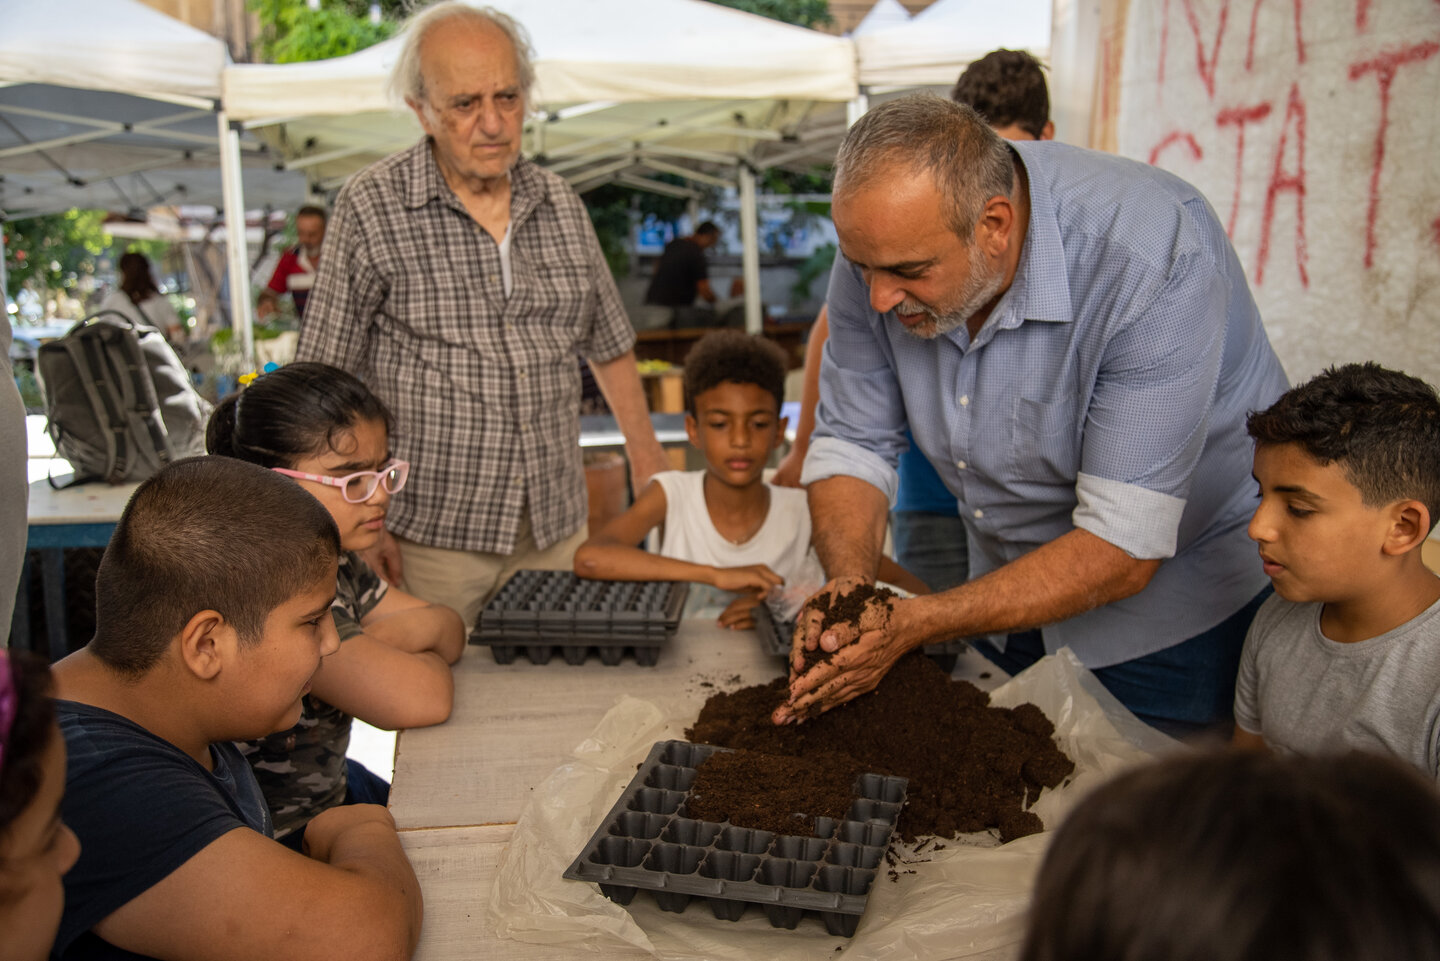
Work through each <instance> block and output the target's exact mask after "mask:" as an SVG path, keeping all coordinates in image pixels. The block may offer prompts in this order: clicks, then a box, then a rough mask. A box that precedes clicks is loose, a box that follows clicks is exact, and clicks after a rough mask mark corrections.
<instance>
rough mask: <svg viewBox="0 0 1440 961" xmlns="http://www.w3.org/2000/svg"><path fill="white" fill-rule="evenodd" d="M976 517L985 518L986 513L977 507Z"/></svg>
mask: <svg viewBox="0 0 1440 961" xmlns="http://www.w3.org/2000/svg"><path fill="white" fill-rule="evenodd" d="M975 516H976V517H984V516H985V512H984V511H982V510H981V509H980V508H978V507H977V508H975Z"/></svg>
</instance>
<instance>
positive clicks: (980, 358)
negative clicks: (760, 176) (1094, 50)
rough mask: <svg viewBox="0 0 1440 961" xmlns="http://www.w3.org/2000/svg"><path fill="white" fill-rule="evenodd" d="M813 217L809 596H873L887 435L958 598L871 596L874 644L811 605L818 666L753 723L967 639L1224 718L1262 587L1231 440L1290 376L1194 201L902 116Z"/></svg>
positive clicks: (1185, 715)
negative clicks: (940, 502)
mask: <svg viewBox="0 0 1440 961" xmlns="http://www.w3.org/2000/svg"><path fill="white" fill-rule="evenodd" d="M833 210H834V220H835V227H836V231H837V233H838V235H839V239H840V252H841V254H842V256H841V257H839V258H837V260H836V263H835V268H834V271H833V273H832V275H831V282H830V290H829V294H828V297H827V302H828V304H829V309H830V339H829V341H828V343H827V344H826V347H825V353H824V362H823V366H822V369H821V375H820V388H821V389H820V406H819V409H818V411H817V413H816V421H817V423H816V429H815V436H814V439H813V440H812V441H811V445H810V451H809V453H808V455H807V457H806V461H805V470H804V474H803V476H802V481H803V482H804V483H805V484H806V485H807V486H808V488H809V498H810V507H811V511H812V513H813V515H814V518H815V522H814V524H813V527H814V529H815V532H816V534H815V547H816V550H817V552H818V554H819V556H820V560H821V563H822V564H823V565H824V567H825V571H826V574H827V576H828V577H830V578H831V580H830V582H829V583H828V584H827V585H826V587H825V588H823V589H822V591H821V595H828V596H835V595H837V594H843V593H847V592H848V591H849V590H851V589H852V588H853V587H854V586H855V585H856V584H859V583H863V582H870V581H872V580H873V578H874V576H875V568H876V564H877V563H878V558H879V552H880V543H881V537H882V535H883V531H884V518H885V511H886V508H887V507H888V505H889V503H890V502H891V501H892V500H893V498H894V495H895V485H896V473H895V464H896V461H897V459H898V457H899V454H900V451H901V450H902V449H903V448H904V446H905V431H906V429H907V428H908V429H909V430H910V431H911V433H912V434H913V436H914V439H915V444H916V446H918V447H919V449H920V450H921V451H922V452H924V454H925V456H926V458H927V459H928V460H929V461H930V463H931V464H932V465H933V466H934V467H935V468H936V470H937V471H938V472H939V474H940V476H941V478H942V479H943V480H944V481H945V484H946V486H947V487H948V488H949V489H950V490H951V491H952V492H953V493H954V494H955V495H956V498H957V501H958V503H959V507H960V513H961V516H962V517H964V518H965V526H966V533H967V538H968V541H969V551H970V568H971V578H972V579H971V580H970V581H969V582H967V583H966V584H963V585H961V586H959V587H956V588H954V589H952V590H949V591H944V592H941V593H938V594H934V595H929V596H922V597H917V598H913V599H910V600H903V601H894V602H892V601H880V602H872V603H879V604H881V605H883V610H881V611H878V612H875V611H868V610H867V612H866V613H867V615H868V616H867V618H866V623H867V624H870V623H879V624H881V625H882V626H881V627H880V628H879V629H874V630H867V631H866V632H865V633H863V634H861V633H859V632H858V631H857V630H856V628H855V627H854V626H853V625H852V624H840V625H835V626H832V627H830V628H828V629H827V630H825V631H824V632H823V636H822V632H821V630H820V627H819V624H820V619H819V616H818V612H815V611H811V612H807V613H806V614H805V615H804V616H803V617H802V621H801V624H800V627H799V628H798V629H797V631H796V638H795V648H796V649H795V652H794V655H793V663H794V666H795V670H797V671H798V670H799V669H800V668H801V665H802V663H803V658H802V654H803V650H804V649H805V648H807V647H808V648H812V649H813V648H814V647H816V646H817V645H818V646H820V647H822V648H823V649H825V650H830V651H837V650H838V653H837V654H836V655H835V657H834V658H833V660H830V661H828V662H825V661H822V662H821V663H820V664H818V665H817V666H816V667H815V668H814V669H813V670H811V671H810V672H808V673H807V674H805V675H803V676H793V677H792V679H791V685H790V697H789V699H788V700H787V702H786V703H785V704H783V705H781V706H780V707H779V708H777V709H776V711H775V717H774V719H775V720H776V721H777V722H780V723H785V722H792V721H795V720H799V719H802V718H804V717H806V716H809V715H810V714H813V713H817V712H819V711H823V710H826V709H828V708H830V707H833V706H834V705H835V704H838V703H841V702H843V701H845V700H848V699H849V698H852V697H854V696H856V695H857V694H859V693H862V692H864V691H867V690H870V689H872V688H873V687H874V686H875V685H876V684H877V683H878V682H879V680H880V678H881V677H883V676H884V674H885V672H886V671H887V670H888V669H889V667H890V665H891V664H893V663H894V662H895V660H896V659H897V658H898V657H899V656H900V655H901V654H903V653H904V652H906V651H908V650H910V649H912V648H914V647H916V646H919V645H922V644H925V643H930V642H933V641H934V640H936V639H939V638H949V637H956V636H977V635H988V636H989V638H990V641H988V642H980V644H979V645H978V647H979V648H980V649H981V651H982V653H986V654H987V656H990V657H991V658H992V659H993V660H995V661H996V662H997V663H998V664H1000V666H1002V667H1004V668H1005V669H1006V670H1009V671H1012V672H1014V671H1016V670H1019V669H1021V668H1023V667H1025V666H1027V665H1028V664H1029V663H1032V662H1033V661H1035V660H1036V659H1038V658H1039V657H1040V656H1043V655H1044V654H1045V653H1047V652H1054V651H1055V650H1057V649H1059V648H1060V647H1063V646H1068V647H1069V648H1071V649H1072V650H1073V651H1074V653H1075V654H1076V655H1077V656H1078V657H1079V658H1080V660H1081V661H1082V662H1083V663H1084V664H1085V665H1086V666H1088V667H1089V668H1091V669H1092V670H1094V671H1095V672H1096V674H1097V675H1098V676H1099V678H1100V680H1101V681H1102V682H1104V683H1105V684H1106V686H1107V687H1109V688H1110V690H1111V691H1112V692H1113V693H1115V694H1116V695H1117V696H1118V697H1119V698H1120V700H1121V701H1122V702H1124V703H1125V704H1126V705H1127V706H1129V707H1130V709H1131V710H1132V711H1134V712H1135V713H1136V714H1137V715H1139V716H1140V717H1141V718H1143V719H1145V720H1147V721H1150V722H1151V723H1154V724H1156V725H1157V726H1160V727H1162V728H1163V729H1166V730H1169V731H1171V732H1174V733H1188V732H1193V731H1195V730H1197V729H1200V728H1203V727H1206V726H1209V725H1212V724H1217V723H1223V722H1225V721H1228V719H1229V711H1230V701H1231V699H1232V698H1233V694H1234V681H1235V670H1236V665H1237V662H1238V657H1239V652H1240V648H1241V646H1242V644H1243V641H1244V637H1245V630H1246V627H1247V626H1248V624H1249V622H1250V619H1251V617H1252V616H1253V613H1254V610H1255V608H1256V607H1257V606H1258V604H1259V602H1260V600H1261V599H1262V597H1261V594H1262V592H1263V591H1264V589H1265V587H1266V584H1265V577H1264V573H1263V571H1261V570H1260V568H1259V566H1258V565H1257V564H1256V563H1255V561H1254V553H1253V552H1254V549H1253V547H1251V546H1250V545H1249V544H1248V539H1247V538H1246V535H1245V528H1246V524H1247V522H1248V520H1249V516H1250V514H1251V513H1253V511H1254V507H1255V491H1254V485H1253V483H1252V482H1251V481H1250V444H1249V442H1248V440H1247V438H1246V435H1245V427H1244V419H1245V415H1246V413H1247V412H1248V411H1250V410H1252V409H1255V408H1260V407H1265V406H1268V405H1269V404H1270V403H1271V402H1272V401H1273V400H1274V399H1275V398H1276V397H1278V396H1279V395H1280V394H1281V393H1282V392H1283V391H1284V390H1285V388H1286V380H1285V374H1284V372H1283V371H1282V369H1281V367H1280V363H1279V360H1278V359H1277V358H1276V356H1275V353H1274V351H1273V350H1272V349H1271V347H1270V343H1269V341H1268V339H1267V338H1266V336H1265V330H1264V327H1263V326H1262V325H1261V322H1260V315H1259V312H1258V311H1257V309H1256V307H1255V302H1254V300H1253V298H1252V297H1251V295H1250V291H1249V288H1248V286H1247V285H1246V282H1245V276H1244V272H1243V270H1242V269H1241V267H1240V263H1239V261H1238V260H1237V259H1236V256H1235V252H1234V250H1233V249H1232V248H1231V246H1230V242H1229V240H1228V238H1227V237H1226V236H1225V231H1224V228H1223V227H1222V225H1221V224H1220V222H1219V220H1218V219H1217V218H1216V216H1215V213H1214V211H1213V210H1211V208H1210V206H1209V204H1208V203H1207V202H1206V201H1205V198H1204V197H1203V196H1201V195H1200V193H1199V192H1198V191H1196V190H1195V189H1194V188H1193V187H1191V186H1190V185H1189V184H1186V183H1184V182H1183V181H1181V180H1179V179H1177V178H1175V177H1173V176H1171V175H1169V174H1167V173H1164V172H1163V171H1160V170H1157V169H1155V168H1153V167H1148V166H1146V165H1144V164H1140V163H1135V162H1133V161H1129V160H1125V159H1122V158H1118V157H1113V156H1110V155H1106V154H1101V153H1096V152H1093V151H1088V150H1083V149H1079V148H1075V147H1069V146H1065V145H1062V144H1057V143H1054V142H1053V141H1052V142H1048V143H1047V142H1040V143H1025V142H1014V143H1007V142H1006V141H1004V140H1002V139H1001V138H1000V137H999V136H998V135H997V134H996V133H995V132H994V131H993V130H991V129H990V128H989V127H988V126H987V125H986V124H985V121H984V119H983V118H982V117H980V115H979V114H977V113H975V111H974V110H972V109H970V108H969V107H966V106H963V105H960V104H956V103H954V102H952V101H949V100H946V99H943V98H940V97H935V96H915V97H905V98H901V99H897V100H894V101H891V102H889V103H886V104H884V105H882V106H880V107H878V108H876V109H875V110H873V111H871V112H870V113H869V114H867V115H866V116H865V117H864V118H862V119H861V120H860V121H859V122H858V123H857V124H856V125H855V126H854V127H852V128H851V130H850V132H849V134H848V135H847V136H846V139H845V142H844V144H843V145H842V146H841V149H840V153H839V156H838V157H837V159H836V165H835V189H834V208H833ZM826 599H827V598H826V597H825V596H817V598H815V599H814V601H815V602H817V603H818V602H821V601H824V600H826ZM877 615H878V616H877ZM841 647H845V648H846V649H845V650H839V648H841Z"/></svg>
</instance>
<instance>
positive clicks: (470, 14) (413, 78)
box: [388, 0, 535, 108]
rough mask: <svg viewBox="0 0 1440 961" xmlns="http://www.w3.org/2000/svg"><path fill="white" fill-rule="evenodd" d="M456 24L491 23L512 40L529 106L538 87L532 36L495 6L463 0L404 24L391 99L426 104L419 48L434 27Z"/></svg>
mask: <svg viewBox="0 0 1440 961" xmlns="http://www.w3.org/2000/svg"><path fill="white" fill-rule="evenodd" d="M453 21H462V22H465V23H471V24H474V23H484V24H489V25H491V26H493V27H495V28H496V29H498V30H499V31H500V32H501V33H503V34H505V36H507V37H509V38H510V46H511V47H513V48H514V50H515V69H516V73H517V74H518V79H519V81H520V96H521V98H522V99H523V100H524V101H525V106H526V107H527V108H528V107H529V106H530V90H531V88H532V87H533V86H534V85H535V67H534V65H533V64H532V63H531V62H530V57H531V54H532V51H531V49H530V37H529V35H527V34H526V32H525V28H524V27H522V26H521V25H520V24H519V23H518V22H517V21H516V20H515V18H514V17H511V16H510V15H509V14H506V13H502V12H501V11H499V10H496V9H495V8H494V7H477V6H472V5H471V4H469V3H462V2H460V0H443V2H441V3H435V4H432V5H430V6H428V7H425V8H423V9H421V10H417V11H416V12H415V13H414V14H412V15H411V16H410V19H408V20H406V21H405V27H404V31H403V33H402V34H401V36H402V37H403V39H402V40H401V44H400V57H399V59H397V60H396V61H395V67H394V69H393V70H391V71H390V83H389V86H388V92H389V94H390V96H391V97H392V98H393V99H395V100H397V101H401V102H404V103H407V104H411V103H413V104H425V103H426V102H427V101H426V99H425V74H424V71H423V70H422V69H421V68H422V66H423V64H422V63H421V61H420V47H421V45H422V43H423V42H424V40H425V37H426V35H427V34H428V33H429V32H430V31H431V30H432V29H433V28H435V27H438V26H441V25H443V24H447V23H451V22H453Z"/></svg>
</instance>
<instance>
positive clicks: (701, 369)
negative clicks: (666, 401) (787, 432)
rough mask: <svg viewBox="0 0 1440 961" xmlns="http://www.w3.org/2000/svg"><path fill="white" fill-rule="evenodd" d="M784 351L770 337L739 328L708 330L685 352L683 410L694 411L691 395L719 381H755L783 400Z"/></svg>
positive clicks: (693, 401)
mask: <svg viewBox="0 0 1440 961" xmlns="http://www.w3.org/2000/svg"><path fill="white" fill-rule="evenodd" d="M787 369H788V365H787V364H786V361H785V351H783V350H781V349H780V345H779V344H777V343H775V342H774V341H773V340H769V339H767V338H765V337H761V336H759V335H758V334H756V335H754V336H752V335H750V334H747V333H745V332H744V331H740V330H731V329H722V330H712V331H711V332H710V333H708V334H706V335H705V336H704V337H701V338H700V340H699V341H697V342H696V344H695V346H694V347H692V348H690V352H689V353H688V354H686V355H685V410H686V411H688V412H689V413H690V414H691V415H695V414H696V410H695V398H696V397H699V396H700V395H701V394H703V393H705V392H706V391H707V390H709V389H710V388H712V387H716V386H718V385H720V384H726V383H730V384H755V385H756V386H758V387H761V388H763V389H764V390H767V391H769V392H770V393H771V394H773V395H775V410H776V412H777V413H778V412H779V410H780V405H781V404H782V403H784V402H785V372H786V370H787Z"/></svg>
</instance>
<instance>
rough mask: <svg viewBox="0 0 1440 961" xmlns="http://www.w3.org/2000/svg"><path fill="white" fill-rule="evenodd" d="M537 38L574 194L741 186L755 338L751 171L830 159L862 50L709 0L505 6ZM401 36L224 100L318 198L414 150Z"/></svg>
mask: <svg viewBox="0 0 1440 961" xmlns="http://www.w3.org/2000/svg"><path fill="white" fill-rule="evenodd" d="M493 5H494V6H496V7H498V8H500V9H502V10H504V11H505V12H507V13H509V14H511V15H512V16H514V17H515V18H516V19H517V20H518V21H520V22H521V23H522V24H524V25H525V27H526V28H527V30H528V31H529V33H530V37H531V41H532V46H533V47H534V52H535V58H534V62H535V68H536V90H535V97H534V100H535V103H534V104H532V108H536V109H537V112H536V113H535V115H534V116H533V117H532V120H531V123H530V124H529V131H530V143H529V150H528V152H529V153H530V154H532V155H533V156H535V157H536V159H537V160H539V161H540V162H542V163H545V164H546V165H547V166H549V167H550V168H551V169H552V170H555V171H556V172H558V173H561V174H562V175H563V176H565V177H566V179H567V180H569V181H570V182H571V183H572V184H573V185H574V186H575V187H576V188H577V189H578V190H581V191H582V192H583V191H584V190H588V189H591V188H593V187H597V186H599V185H601V184H604V183H611V182H618V183H623V184H625V185H627V186H632V187H637V188H640V189H647V190H654V191H656V192H660V193H667V194H672V195H677V196H689V197H694V196H696V191H694V190H693V189H691V188H689V187H685V186H680V185H677V184H674V183H669V182H666V181H662V180H657V179H654V175H655V174H669V175H672V176H678V177H680V178H683V179H684V180H685V181H686V182H688V183H690V184H702V185H709V186H735V187H737V188H738V189H739V192H740V196H741V201H742V237H743V238H744V248H745V249H744V260H743V264H744V272H745V281H746V284H745V291H746V317H747V324H748V325H750V326H751V328H752V329H757V330H758V329H759V326H760V316H761V311H760V284H759V251H758V247H757V241H756V229H755V223H756V212H755V183H754V171H755V170H756V169H758V168H760V167H763V166H782V165H785V164H789V163H796V162H798V161H800V160H802V159H804V158H806V157H809V156H815V155H817V151H819V152H820V154H819V155H821V156H823V155H824V151H825V150H826V149H827V147H831V148H833V142H834V141H836V140H838V139H839V137H840V136H841V135H842V134H843V132H844V121H843V117H840V116H836V115H835V114H834V112H833V111H826V110H824V109H823V106H822V105H825V104H831V103H844V102H847V101H850V100H852V99H853V98H854V97H855V95H856V93H857V86H856V79H855V51H854V47H853V45H852V44H851V42H850V41H849V40H848V39H844V38H839V37H832V36H827V35H825V34H821V33H818V32H816V31H813V30H806V29H803V28H800V27H793V26H789V25H787V24H783V23H778V22H776V21H773V20H768V19H765V18H763V17H757V16H753V15H751V14H746V13H740V12H738V11H735V10H731V9H729V8H725V7H720V6H717V5H715V4H711V3H704V2H701V0H496V2H494V4H493ZM398 48H399V39H398V38H397V39H394V40H390V41H387V42H386V43H384V44H380V45H378V46H376V47H372V48H370V49H368V50H365V51H361V52H360V53H356V54H352V55H351V56H348V57H339V58H336V59H333V60H325V61H317V62H313V63H304V64H290V65H280V66H277V65H245V64H237V65H233V66H231V67H228V68H227V69H226V71H225V74H224V98H223V99H224V103H225V107H226V110H227V111H228V112H229V114H230V115H231V116H232V117H234V118H236V119H237V120H243V121H245V123H246V125H247V127H249V128H251V129H263V130H264V131H265V135H266V136H267V137H269V138H270V139H271V141H272V142H273V143H275V144H277V145H278V146H279V149H280V150H281V152H282V153H283V155H284V156H285V158H286V166H287V167H288V168H289V169H297V170H304V171H306V173H307V175H308V176H310V178H311V181H312V183H313V184H315V185H316V186H318V187H321V188H322V189H328V188H330V187H333V186H335V185H337V184H338V183H339V182H340V181H341V180H343V178H344V177H345V176H348V174H349V173H351V172H353V171H354V170H356V169H358V168H359V167H361V166H363V165H364V164H366V163H368V162H370V161H372V160H375V159H378V158H379V157H381V156H384V155H386V154H388V153H392V152H394V151H396V150H399V149H401V148H403V147H405V146H408V145H410V144H412V143H414V142H415V139H416V138H417V137H418V136H419V126H418V124H417V123H416V122H415V120H414V118H413V117H411V116H409V115H408V113H407V112H405V111H404V110H403V108H402V107H400V106H399V105H396V104H392V103H390V102H389V101H387V99H386V97H385V93H384V89H385V82H386V79H387V78H388V76H389V73H390V68H391V66H392V65H393V63H394V60H395V57H396V55H397V52H398Z"/></svg>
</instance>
